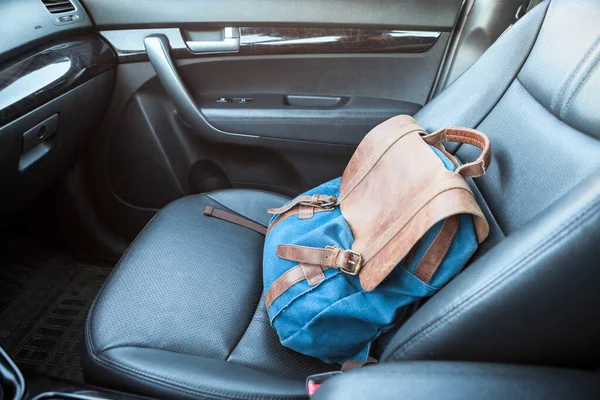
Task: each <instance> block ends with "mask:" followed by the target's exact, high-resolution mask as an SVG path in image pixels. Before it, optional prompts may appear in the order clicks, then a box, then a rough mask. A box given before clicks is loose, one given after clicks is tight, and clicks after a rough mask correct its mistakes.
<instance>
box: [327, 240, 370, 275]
mask: <svg viewBox="0 0 600 400" xmlns="http://www.w3.org/2000/svg"><path fill="white" fill-rule="evenodd" d="M325 248H326V249H330V250H336V249H338V248H337V247H335V246H326V247H325ZM342 252H343V253H344V254H347V255H348V256H346V257H344V259H347V260H348V261H347V266H338V267H336V268H338V269H339V270H340V271H342V272H343V273H345V274H348V275H352V276H355V275H358V273H359V272H360V268H361V267H362V255H361V254H360V253H358V252H356V251H353V250H343V251H342Z"/></svg>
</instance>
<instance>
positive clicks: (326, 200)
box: [263, 116, 491, 363]
mask: <svg viewBox="0 0 600 400" xmlns="http://www.w3.org/2000/svg"><path fill="white" fill-rule="evenodd" d="M442 141H452V142H461V143H467V144H471V145H475V146H478V147H480V148H481V149H482V150H483V151H482V154H481V156H480V157H479V158H478V159H477V160H476V161H474V162H472V163H467V164H464V165H462V166H459V165H458V163H457V161H456V159H455V158H454V157H453V156H452V155H450V154H449V153H447V152H446V150H445V149H444V147H443V145H442V144H441V142H442ZM490 155H491V151H490V143H489V139H488V138H487V136H485V135H484V134H483V133H481V132H478V131H476V130H472V129H465V128H446V129H442V130H440V131H437V132H435V133H433V134H430V135H427V132H425V131H424V130H423V128H421V127H420V126H419V125H418V124H417V123H416V121H415V120H414V119H413V118H412V117H409V116H398V117H395V118H392V119H390V120H388V121H386V122H384V123H382V124H381V125H379V126H377V127H376V128H374V129H373V130H372V131H371V132H370V133H369V134H368V135H367V136H366V137H365V139H364V140H363V141H362V142H361V144H360V145H359V146H358V148H357V150H356V152H355V153H354V155H353V156H352V159H351V160H350V163H349V164H348V166H347V168H346V169H345V171H344V173H343V175H342V177H341V178H337V179H334V180H332V181H330V182H327V183H324V184H322V185H321V186H319V187H316V188H314V189H312V190H310V191H308V192H306V193H304V194H303V195H301V196H299V197H297V198H296V199H294V200H292V201H291V202H289V203H288V204H286V205H285V206H283V207H280V208H278V209H271V210H269V212H270V213H272V214H275V215H274V216H273V218H272V219H271V221H270V223H269V227H268V230H267V235H266V241H265V247H264V259H263V275H264V287H265V289H266V290H267V292H266V294H265V301H266V306H267V310H268V314H269V318H270V321H271V324H272V325H273V326H274V327H275V329H276V330H277V333H278V335H279V338H280V340H281V343H282V344H283V345H284V346H286V347H289V348H290V349H293V350H295V351H297V352H300V353H303V354H306V355H309V356H313V357H317V358H319V359H321V360H323V361H324V362H327V363H335V362H338V363H343V362H345V361H349V360H356V361H366V360H367V358H368V356H369V351H370V347H371V344H372V343H373V341H374V340H375V339H376V338H377V337H379V336H380V335H381V334H382V333H384V332H386V331H387V330H389V329H390V328H391V327H392V326H394V324H397V323H399V322H401V321H402V319H403V317H404V316H405V315H404V314H405V312H406V310H407V306H408V305H409V304H411V303H414V302H416V301H418V300H419V299H421V298H424V297H428V296H431V295H433V294H434V293H435V292H436V291H438V290H439V289H440V288H441V287H442V286H443V285H445V284H446V283H447V282H448V281H449V280H450V279H452V278H453V277H454V276H456V275H457V274H458V273H459V272H460V271H461V270H462V269H463V267H464V266H465V264H466V263H467V261H468V260H469V258H470V257H471V256H472V255H473V253H474V252H475V250H476V249H477V246H478V243H480V242H481V241H483V240H484V239H485V237H486V236H487V234H488V225H487V222H486V220H485V218H484V216H483V214H482V212H481V210H480V208H479V206H478V205H477V202H476V201H475V198H474V195H473V193H472V191H471V189H470V188H469V186H468V184H467V182H466V181H465V178H466V177H476V176H480V175H482V174H483V173H484V172H485V169H486V168H487V166H488V165H489V162H490Z"/></svg>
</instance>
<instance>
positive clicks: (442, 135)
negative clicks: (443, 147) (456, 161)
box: [423, 126, 492, 178]
mask: <svg viewBox="0 0 600 400" xmlns="http://www.w3.org/2000/svg"><path fill="white" fill-rule="evenodd" d="M423 140H424V141H425V142H426V143H427V144H429V145H431V146H438V145H439V144H440V143H442V142H456V143H466V144H470V145H472V146H476V147H479V148H480V149H481V154H480V155H479V157H478V158H477V159H476V160H475V161H472V162H469V163H466V164H463V165H461V166H460V167H458V168H457V169H456V173H458V174H460V175H462V176H463V177H464V178H477V177H478V176H481V175H483V174H485V171H486V170H487V169H488V167H489V166H490V162H491V161H492V144H491V142H490V138H489V137H488V136H487V135H486V134H485V133H483V132H480V131H478V130H476V129H469V128H460V127H457V126H451V127H448V128H443V129H440V130H438V131H435V132H433V133H431V134H429V135H425V136H423Z"/></svg>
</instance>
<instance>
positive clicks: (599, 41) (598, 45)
mask: <svg viewBox="0 0 600 400" xmlns="http://www.w3.org/2000/svg"><path fill="white" fill-rule="evenodd" d="M599 48H600V36H599V37H598V39H596V42H595V43H594V46H592V50H593V51H596V50H597V49H599ZM593 51H590V53H589V55H588V56H586V59H587V58H589V57H591V55H592V53H593ZM595 58H596V59H595V60H594V61H592V65H590V69H589V71H588V73H587V74H586V75H585V76H584V77H583V79H581V80H580V81H579V83H578V84H577V86H576V87H575V90H574V91H573V92H572V93H571V94H570V96H569V97H568V98H567V99H566V102H565V103H564V104H563V106H562V107H561V108H560V112H559V113H558V115H559V116H560V117H561V118H562V117H563V114H564V113H565V111H567V110H568V108H569V105H570V104H571V101H572V100H573V98H574V97H575V95H576V94H577V92H578V91H579V89H581V87H582V86H583V84H584V83H585V82H587V81H588V79H590V76H592V72H593V71H594V69H596V66H597V65H598V62H600V52H598V54H596V56H595ZM582 64H583V62H582ZM582 67H583V65H582V66H581V67H580V68H582Z"/></svg>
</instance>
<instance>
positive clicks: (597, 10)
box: [381, 0, 600, 367]
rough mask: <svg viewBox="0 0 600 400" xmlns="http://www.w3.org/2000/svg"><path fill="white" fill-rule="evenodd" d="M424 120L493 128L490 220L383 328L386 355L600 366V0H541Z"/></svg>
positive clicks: (483, 188)
mask: <svg viewBox="0 0 600 400" xmlns="http://www.w3.org/2000/svg"><path fill="white" fill-rule="evenodd" d="M415 118H416V119H417V121H418V122H419V123H420V124H421V125H422V126H424V127H425V128H426V129H427V130H428V131H434V130H436V129H438V128H441V127H445V126H449V125H459V126H465V127H471V128H477V129H479V130H481V131H483V132H485V133H487V134H488V135H489V136H490V137H491V139H492V143H493V161H492V166H491V167H490V168H489V170H488V171H487V174H486V176H485V177H482V178H480V179H479V180H477V182H476V185H477V188H478V189H479V191H480V192H481V195H482V197H483V199H485V203H486V204H487V210H486V211H487V213H488V219H489V221H490V222H491V224H492V225H493V229H492V235H491V236H490V238H489V239H488V242H487V245H486V246H485V247H484V248H483V249H482V252H481V254H480V256H479V257H478V258H476V259H475V261H474V262H472V264H471V265H470V266H469V268H468V269H467V270H465V271H464V272H463V273H462V274H461V275H460V276H459V277H457V278H456V279H455V280H454V281H452V282H451V283H450V284H449V285H448V286H447V287H445V288H444V289H443V290H442V291H440V292H439V293H438V294H437V295H435V296H434V297H433V298H432V299H430V300H429V301H428V302H427V303H426V304H425V305H424V306H423V307H421V308H420V309H419V310H418V311H417V312H416V313H415V314H414V315H413V316H412V317H411V318H410V319H409V320H408V321H407V322H406V323H405V324H404V325H403V326H402V327H400V328H399V329H398V330H397V332H395V333H394V334H392V335H389V336H388V337H387V338H384V339H383V340H382V343H385V344H383V347H384V349H383V351H382V355H381V357H382V360H401V359H442V360H472V361H497V362H527V363H533V364H548V365H564V366H576V367H579V366H592V365H595V364H596V363H597V360H598V359H599V358H598V357H599V356H600V290H598V283H600V141H599V140H598V139H600V2H599V1H597V0H553V1H545V2H543V3H541V4H540V5H539V6H537V7H536V8H534V9H533V10H532V11H531V12H529V13H528V14H527V15H526V16H525V17H524V18H523V19H522V20H520V21H519V22H518V23H517V24H515V25H514V26H513V27H511V28H510V29H509V30H508V31H507V32H505V33H504V34H503V35H502V36H501V37H500V38H499V39H498V41H497V42H496V43H495V44H494V45H493V46H492V47H490V49H489V50H488V51H487V52H486V53H485V54H484V55H483V56H482V57H481V59H480V60H479V61H478V62H477V63H475V64H474V65H473V66H472V67H471V68H470V69H469V70H468V71H467V72H465V73H464V74H463V76H461V77H460V78H459V79H458V80H457V81H456V82H455V83H454V84H453V85H452V86H450V87H449V88H448V89H446V90H445V91H444V92H443V93H441V94H440V96H438V97H437V98H436V99H434V100H433V101H432V102H431V103H430V104H428V105H427V106H426V107H425V108H423V110H422V111H421V112H419V113H418V114H417V115H416V116H415ZM452 150H453V151H456V154H457V156H458V157H459V158H460V159H461V160H463V161H468V160H471V159H474V158H475V157H476V154H477V151H476V150H475V149H473V148H471V146H464V145H463V146H462V147H460V148H458V149H456V148H453V149H452Z"/></svg>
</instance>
